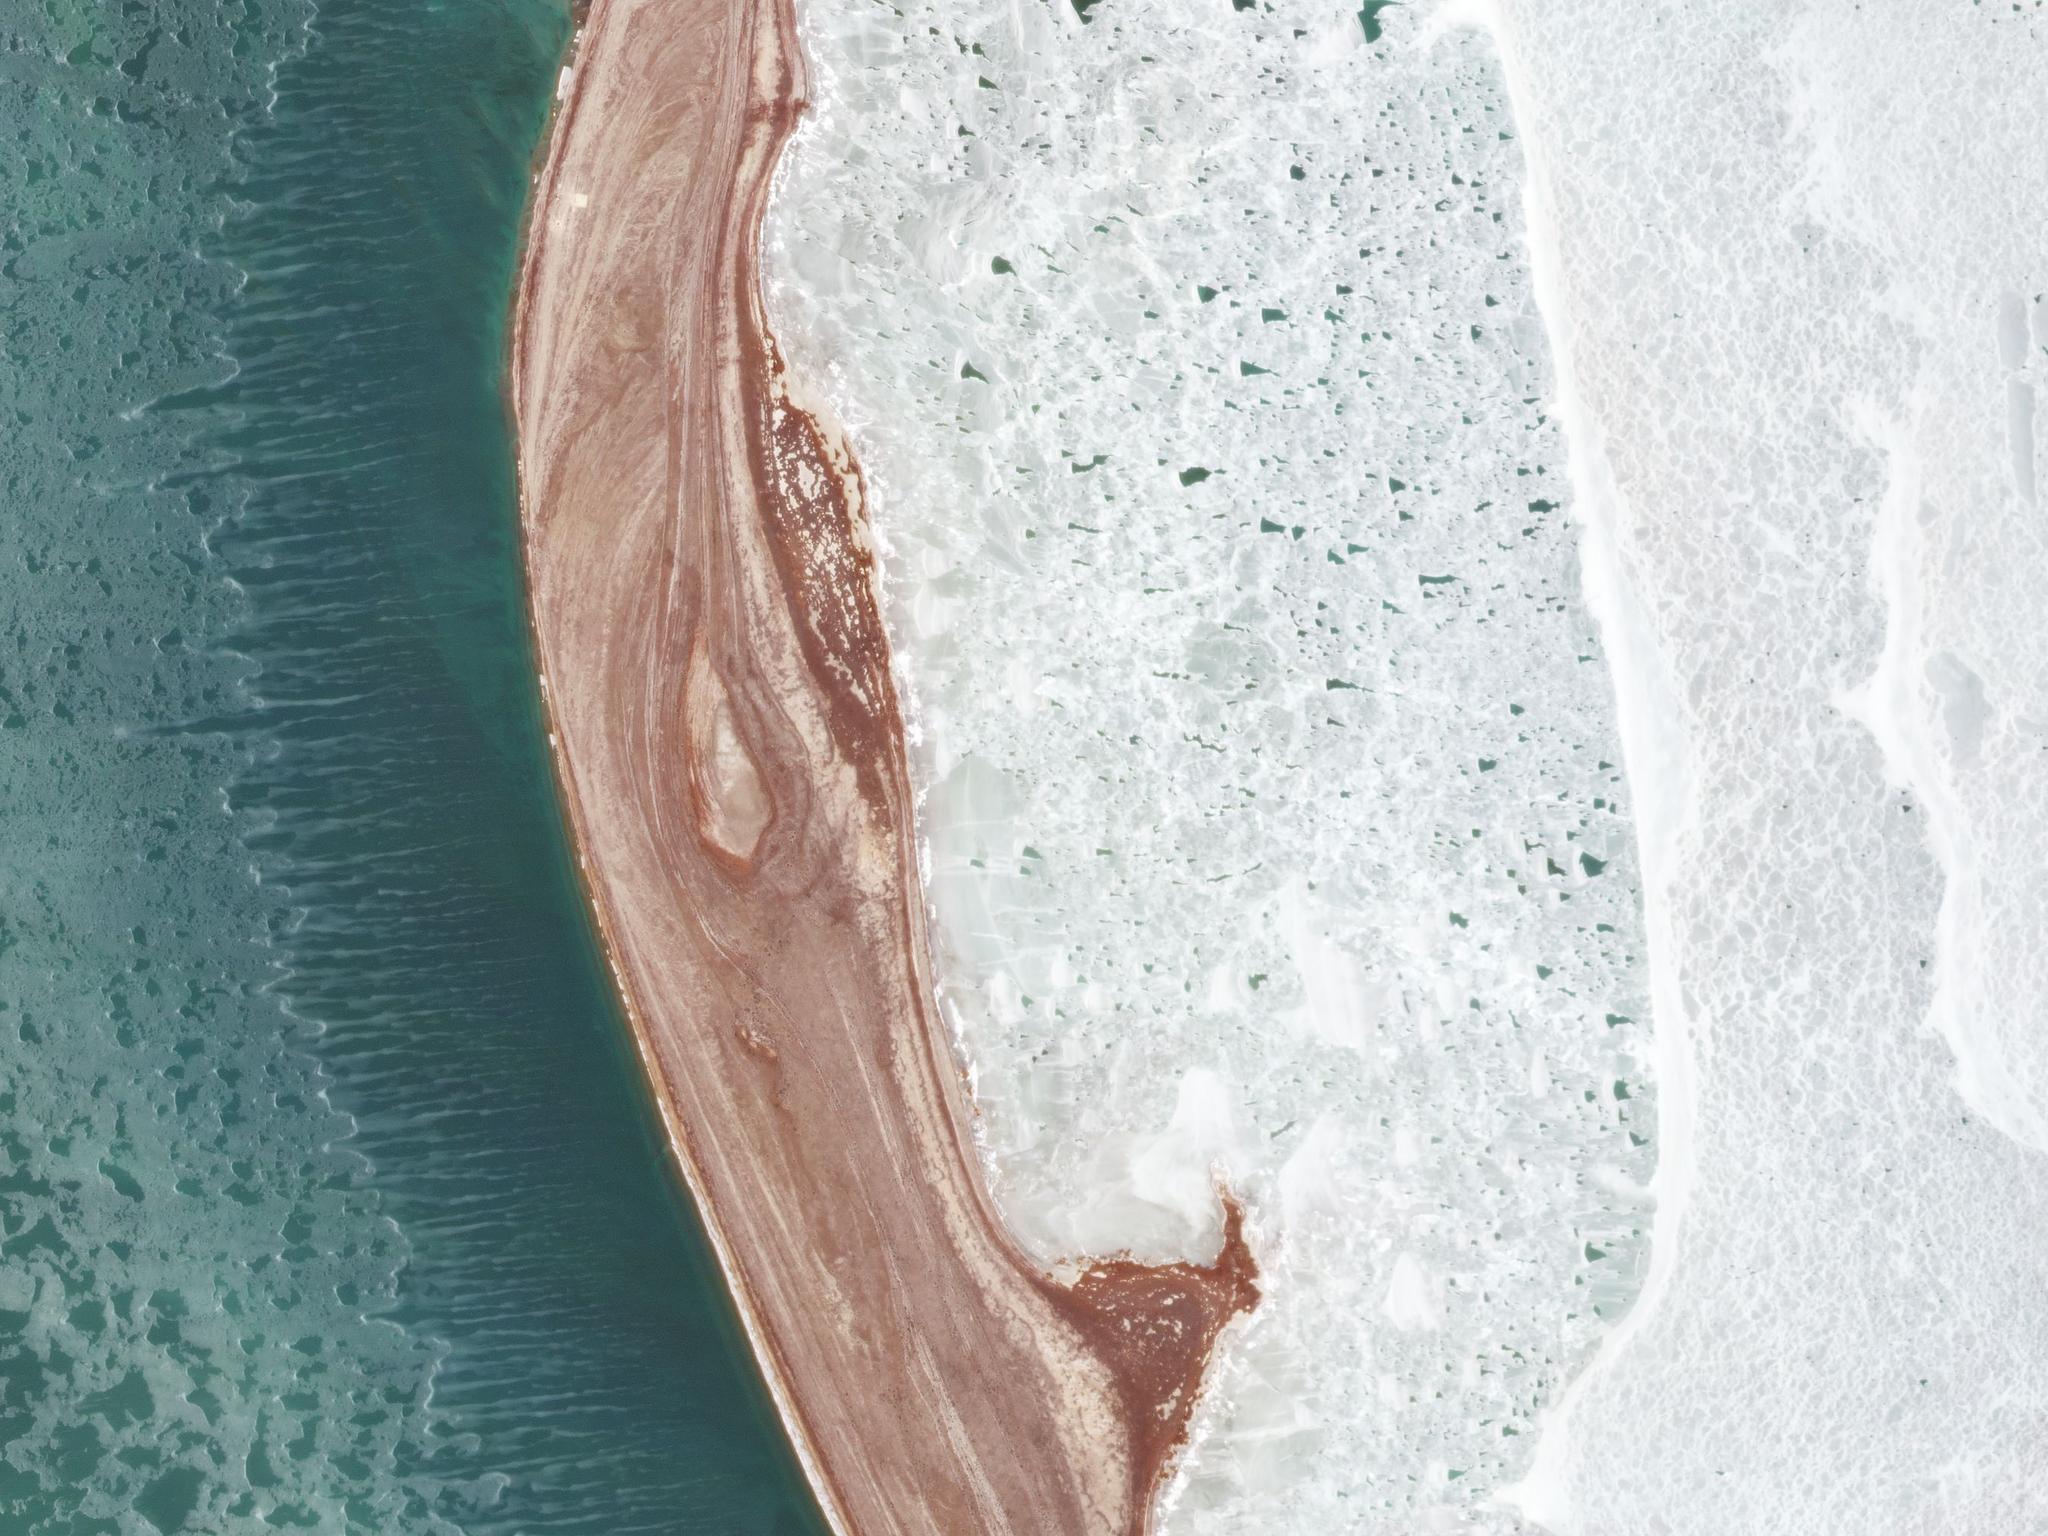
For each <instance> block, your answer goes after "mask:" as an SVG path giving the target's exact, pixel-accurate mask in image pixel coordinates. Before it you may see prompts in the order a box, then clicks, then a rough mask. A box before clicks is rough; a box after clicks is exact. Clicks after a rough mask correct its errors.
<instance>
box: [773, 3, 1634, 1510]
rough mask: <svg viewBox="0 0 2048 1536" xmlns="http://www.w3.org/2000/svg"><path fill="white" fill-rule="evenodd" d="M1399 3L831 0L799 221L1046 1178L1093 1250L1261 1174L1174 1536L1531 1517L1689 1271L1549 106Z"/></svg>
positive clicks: (818, 13) (791, 224)
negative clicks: (1081, 6) (1669, 1215)
mask: <svg viewBox="0 0 2048 1536" xmlns="http://www.w3.org/2000/svg"><path fill="white" fill-rule="evenodd" d="M1367 9H1368V11H1369V12H1373V13H1374V15H1373V16H1372V17H1370V18H1368V19H1369V20H1370V21H1371V23H1372V25H1371V28H1370V30H1371V32H1372V33H1373V34H1374V35H1373V36H1372V37H1370V38H1369V37H1368V27H1367V26H1366V25H1364V24H1362V22H1361V18H1360V15H1359V12H1358V8H1357V7H1356V6H1355V5H1349V4H1335V3H1331V4H1316V5H1308V4H1304V5H1289V6H1284V7H1283V6H1275V7H1272V8H1267V7H1265V6H1260V7H1258V8H1256V9H1251V8H1247V9H1234V8H1233V7H1232V6H1231V5H1230V4H1228V3H1227V0H1217V3H1214V4H1205V5H1201V6H1192V5H1188V4H1184V3H1173V4H1167V3H1141V0H1101V3H1099V4H1096V5H1094V6H1092V7H1091V8H1089V9H1088V12H1087V16H1086V18H1085V19H1084V18H1083V17H1082V16H1081V15H1079V14H1077V12H1076V10H1075V9H1074V8H1073V7H1072V6H1071V5H1069V4H1067V3H1066V0H1060V3H1059V4H1058V5H1053V4H1049V3H1030V4H1023V5H1016V6H1011V5H993V4H986V3H974V4H967V5H962V4H952V3H949V4H911V5H906V6H902V7H901V8H890V7H885V6H880V5H873V4H867V3H846V0H820V3H813V4H810V5H807V6H806V7H805V8H804V15H805V18H806V23H807V27H808V44H809V47H810V50H811V54H812V58H813V62H814V64H815V66H816V68H817V72H818V81H817V88H816V97H817V102H818V112H817V116H816V117H815V119H814V120H813V121H812V122H811V123H810V124H809V125H808V126H807V127H806V129H805V130H804V132H803V134H802V135H801V136H800V138H799V140H798V142H797V144H796V146H795V148H794V150H793V152H792V154H791V156H790V160H789V163H788V166H787V169H786V172H785V178H784V181H783V183H782V186H781V190H780V196H779V199H778V202H777V205H776V210H775V213H774V215H773V219H772V226H771V230H770V246H771V263H770V275H771V286H772V302H773V305H774V309H775V318H776V322H777V325H778V328H779V330H780V332H781V334H782V336H783V338H784V341H785V344H786V345H787V347H788V349H789V351H790V352H791V354H792V357H793V361H794V363H795V365H796V366H797V367H798V369H799V370H800V371H801V372H803V373H805V374H806V375H809V376H811V377H813V378H815V379H817V380H819V381H820V382H821V383H822V385H823V386H824V387H823V391H822V392H823V393H824V394H825V395H826V396H827V397H828V398H830V399H832V400H833V401H834V402H835V403H836V404H837V405H838V407H839V408H840V409H841V410H842V412H843V413H844V415H845V416H846V418H847V421H848V424H849V426H850V427H851V429H852V432H853V434H854V438H855V441H856V443H857V445H858V447H859V450H860V452H861V454H862V457H863V462H864V465H865V467H866V470H867V472H868V475H869V479H870V484H871V486H872V488H873V490H874V493H875V517H876V522H877V527H878V532H879V536H880V539H881V541H882V543H883V544H884V546H885V557H884V566H885V576H886V597H887V602H888V608H889V614H890V618H891V622H892V625H893V629H894V635H895V639H896V643H897V646H898V651H899V661H900V669H901V678H902V683H903V686H904V688H905V690H906V691H907V693H908V694H909V696H910V698H911V701H912V706H913V712H914V716H915V720H916V722H917V727H918V731H919V736H918V740H917V742H916V745H915V751H914V760H915V766H916V771H917V772H918V773H919V775H920V777H921V782H922V787H923V789H924V791H925V800H924V816H925V825H924V833H925V836H926V838H927V842H928V854H929V861H930V862H929V890H930V896H931V900H932V903H933V906H934V911H935V916H936V924H935V928H936V933H937V937H938V942H939V945H940V949H941V954H940V972H941V976H942V979H943V983H944V987H945V992H946V999H947V1003H948V1006H949V1009H950V1013H951V1017H952V1018H953V1020H954V1022H955V1025H956V1027H957V1029H958V1030H959V1032H960V1035H961V1037H962V1039H963V1041H964V1044H965V1048H966V1052H967V1056H968V1058H969V1061H970V1062H971V1064H972V1066H973V1068H974V1070H975V1072H976V1075H977V1083H978V1093H979V1101H980V1105H981V1110H982V1115H983V1124H982V1129H983V1132H984V1136H985V1146H986V1150H987V1153H988V1158H989V1162H990V1166H991V1169H992V1174H993V1180H994V1184H995V1188H996V1191H997V1194H998V1197H999V1199H1000V1200H1001V1202H1002V1204H1003V1207H1004V1209H1005V1211H1006V1212H1007V1214H1008V1215H1009V1216H1010V1218H1011V1219H1012V1221H1013V1222H1014V1223H1015V1225H1016V1226H1017V1228H1018V1230H1019V1232H1020V1233H1021V1235H1022V1237H1023V1238H1024V1240H1025V1241H1026V1242H1027V1243H1028V1244H1029V1245H1030V1246H1031V1247H1032V1248H1033V1249H1035V1250H1036V1251H1037V1252H1038V1253H1040V1254H1041V1255H1043V1256H1046V1257H1048V1258H1051V1257H1055V1256H1061V1255H1071V1254H1076V1253H1084V1252H1086V1253H1103V1252H1113V1251H1116V1250H1119V1249H1123V1248H1127V1247H1128V1248H1131V1249H1133V1250H1135V1251H1136V1252H1138V1253H1139V1254H1141V1255H1144V1256H1147V1257H1166V1256H1172V1255H1178V1254H1183V1253H1198V1254H1206V1253H1207V1252H1210V1251H1213V1248H1214V1245H1215V1243H1216V1241H1217V1238H1218V1208H1217V1202H1216V1197H1215V1192H1214V1179H1215V1178H1216V1177H1218V1176H1221V1177H1224V1178H1227V1179H1228V1180H1229V1182H1230V1183H1231V1184H1232V1185H1233V1186H1234V1187H1235V1188H1236V1189H1237V1190H1238V1191H1240V1192H1241V1193H1242V1194H1243V1195H1244V1196H1245V1197H1246V1198H1247V1200H1248V1201H1249V1203H1250V1206H1251V1210H1252V1212H1253V1221H1254V1239H1255V1243H1256V1246H1257V1249H1258V1252H1259V1254H1260V1257H1261V1261H1262V1263H1263V1264H1264V1266H1265V1271H1266V1274H1265V1284H1266V1286H1267V1290H1268V1297H1269V1300H1268V1303H1267V1305H1266V1306H1265V1307H1264V1308H1263V1309H1262V1311H1261V1313H1260V1315H1259V1318H1258V1320H1257V1321H1256V1322H1255V1323H1254V1324H1252V1325H1251V1326H1250V1327H1248V1328H1246V1329H1245V1330H1243V1331H1242V1333H1241V1334H1239V1335H1237V1336H1235V1337H1233V1338H1232V1340H1231V1341H1230V1343H1229V1344H1228V1346H1227V1348H1226V1351H1225V1365H1224V1368H1223V1375H1222V1381H1221V1391H1220V1392H1219V1393H1218V1394H1217V1396H1216V1397H1215V1398H1214V1399H1213V1402H1212V1407H1211V1411H1210V1412H1209V1413H1208V1415H1207V1420H1206V1422H1205V1423H1204V1425H1203V1426H1202V1437H1201V1445H1200V1454H1199V1456H1198V1457H1197V1458H1196V1460H1195V1461H1194V1464H1193V1466H1192V1468H1191V1471H1190V1473H1189V1475H1188V1477H1187V1478H1186V1479H1185V1481H1184V1485H1183V1486H1182V1487H1181V1488H1179V1489H1177V1490H1176V1491H1175V1499H1176V1503H1175V1507H1174V1511H1173V1514H1172V1517H1171V1519H1170V1522H1169V1524H1168V1527H1167V1528H1168V1529H1169V1530H1170V1531H1173V1532H1185V1533H1193V1532H1219V1533H1220V1532H1243V1531H1249V1530H1259V1531H1272V1532H1285V1531H1303V1532H1309V1531H1318V1532H1320V1531H1332V1530H1343V1531H1386V1532H1402V1533H1410V1532H1414V1531H1416V1530H1431V1529H1444V1530H1463V1529H1471V1530H1489V1531H1506V1530H1512V1529H1515V1528H1517V1520H1516V1517H1515V1516H1514V1515H1513V1514H1512V1513H1511V1512H1510V1511H1508V1510H1506V1509H1504V1508H1499V1507H1490V1501H1491V1499H1492V1496H1493V1495H1494V1494H1495V1492H1496V1491H1497V1490H1498V1489H1500V1488H1501V1487H1502V1486H1504V1485H1505V1484H1507V1483H1509V1482H1511V1481H1512V1480H1514V1479H1515V1478H1517V1477H1519V1476H1520V1475H1522V1473H1523V1471H1524V1470H1525V1468H1526V1466H1527V1463H1528V1460H1529V1456H1530V1452H1531V1450H1532V1448H1533V1446H1534V1445H1535V1436H1536V1430H1537V1423H1538V1415H1539V1414H1540V1412H1541V1411H1542V1410H1543V1409H1544V1408H1545V1406H1546V1405H1548V1404H1550V1403H1552V1402H1554V1401H1555V1400H1556V1399H1557V1398H1558V1396H1559V1395H1560V1393H1561V1392H1562V1390H1563V1388H1564V1386H1565V1384H1566V1382H1567V1381H1568V1380H1569V1379H1570V1377H1571V1376H1572V1375H1573V1374H1574V1373H1575V1371H1576V1370H1577V1368H1578V1367H1579V1366H1581V1365H1582V1364H1583V1363H1584V1362H1585V1361H1586V1359H1587V1358H1588V1357H1589V1356H1590V1354H1591V1353H1592V1351H1593V1350H1594V1348H1595V1347H1596V1346H1597V1345H1598V1343H1599V1342H1600V1340H1601V1339H1602V1338H1603V1336H1604V1335H1605V1332H1606V1330H1607V1328H1608V1326H1609V1325H1610V1323H1611V1322H1612V1321H1613V1320H1614V1319H1615V1318H1617V1317H1619V1316H1620V1315H1622V1314H1623V1313H1625V1312H1626V1311H1627V1309H1628V1307H1629V1305H1630V1302H1631V1300H1632V1299H1633V1297H1634V1296H1635V1295H1636V1293H1637V1290H1638V1287H1639V1285H1640V1280H1641V1271H1642V1267H1643V1265H1644V1263H1645V1260H1646V1255H1647V1252H1648V1249H1647V1242H1646V1238H1647V1233H1648V1230H1649V1224H1650V1219H1651V1213H1652V1205H1651V1200H1650V1197H1649V1191H1648V1189H1647V1187H1646V1185H1647V1181H1648V1180H1649V1178H1650V1176H1651V1172H1652V1168H1653V1163H1654V1152H1655V1148H1654V1145H1653V1143H1654V1139H1655V1135H1656V1128H1655V1108H1654V1105H1655V1098H1654V1092H1653V1084H1652V1082H1651V1080H1650V1077H1649V1075H1648V1059H1647V1058H1648V1051H1649V1038H1650V1037H1649V1033H1648V1025H1647V1013H1646V1007H1645V1004H1646V995H1645V990H1644V988H1645V978H1646V974H1647V972H1646V969H1645V964H1644V946H1643V927H1642V921H1641V918H1640V915H1639V912H1640V900H1639V896H1638V884H1637V876H1636V858H1635V853H1634V845H1633V840H1632V836H1631V831H1630V820H1629V815H1628V810H1627V805H1626V802H1627V799H1628V792H1627V789H1626V787H1625V785H1624V783H1623V779H1622V772H1621V766H1620V764H1621V749H1620V745H1619V739H1618V736H1617V733H1616V727H1615V721H1614V708H1613V698H1614V694H1613V687H1612V684H1611V682H1610V678H1609V673H1608V669H1607V667H1606V665H1605V664H1604V662H1603V659H1602V655H1601V648H1600V644H1599V641H1598V639H1597V637H1596V634H1595V628H1594V624H1593V622H1592V619H1591V617H1590V616H1589V612H1588V609H1587V607H1586V605H1585V604H1584V603H1583V602H1582V601H1581V600H1580V597H1579V590H1578V581H1579V577H1578V571H1579V556H1578V551H1577V545H1576V540H1575V536H1574V531H1573V524H1572V520H1571V511H1570V508H1569V507H1568V505H1567V502H1568V500H1569V496H1568V491H1567V474H1566V470H1565V441H1564V438H1563V436H1562V434H1561V432H1560V431H1559V428H1558V425H1557V422H1556V419H1555V416H1554V413H1553V412H1552V411H1551V408H1550V404H1549V402H1550V398H1551V396H1552V394H1553V383H1552V370H1551V363H1550V358H1549V354H1548V349H1547V345H1546V342H1545V339H1544V333H1543V328H1542V325H1541V323H1540V320H1539V317H1538V314H1537V310H1536V307H1535V303H1534V300H1533V297H1532V288H1531V282H1530V275H1529V264H1528V261H1527V258H1526V254H1525V242H1524V231H1523V226H1522V214H1521V207H1522V191H1521V180H1522V165H1523V155H1522V146H1521V145H1520V143H1519V141H1518V139H1517V137H1516V135H1515V130H1514V127H1513V124H1512V121H1511V118H1510V114H1509V109H1508V103H1507V98H1506V94H1505V91H1504V88H1503V83H1502V76H1501V72H1500V69H1499V66H1498V64H1497V62H1496V60H1495V57H1494V54H1493V51H1492V48H1491V46H1490V44H1489V43H1488V42H1487V40H1486V38H1485V37H1483V36H1481V35H1479V34H1477V33H1473V32H1459V33H1455V34H1451V35H1447V36H1445V37H1444V38H1443V39H1442V40H1441V41H1440V42H1439V43H1437V44H1436V45H1435V46H1434V47H1432V48H1429V49H1427V50H1424V49H1421V48H1419V47H1417V46H1416V44H1415V35H1416V30H1417V28H1416V21H1415V16H1414V13H1413V12H1412V11H1411V12H1408V13H1406V14H1405V15H1401V14H1397V13H1396V12H1395V11H1393V10H1391V9H1390V10H1388V11H1386V12H1385V13H1384V15H1381V14H1379V8H1377V7H1368V8H1367ZM1382 21H1384V22H1385V23H1386V25H1385V28H1384V30H1382V28H1381V26H1380V23H1381V22H1382Z"/></svg>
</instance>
